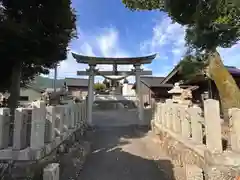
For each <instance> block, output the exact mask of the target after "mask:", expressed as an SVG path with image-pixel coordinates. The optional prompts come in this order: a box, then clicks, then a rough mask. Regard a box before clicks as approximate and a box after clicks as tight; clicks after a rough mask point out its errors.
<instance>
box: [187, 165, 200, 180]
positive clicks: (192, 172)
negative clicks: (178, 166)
mask: <svg viewBox="0 0 240 180" xmlns="http://www.w3.org/2000/svg"><path fill="white" fill-rule="evenodd" d="M185 171H186V179H187V180H203V171H202V169H201V168H199V167H198V166H196V165H191V164H186V165H185Z"/></svg>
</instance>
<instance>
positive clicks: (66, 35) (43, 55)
mask: <svg viewBox="0 0 240 180" xmlns="http://www.w3.org/2000/svg"><path fill="white" fill-rule="evenodd" d="M0 4H1V5H0V32H1V33H0V54H1V59H2V61H4V63H3V64H4V67H3V66H1V68H0V69H1V70H2V71H1V73H0V75H1V78H2V79H3V77H5V80H4V81H3V82H1V86H2V89H8V88H9V86H10V94H11V97H10V107H11V108H15V107H16V104H17V101H18V99H19V92H20V83H23V84H24V83H27V82H29V81H30V80H31V79H32V78H33V77H34V76H35V75H38V74H40V73H48V69H49V68H53V67H54V66H55V65H56V64H57V63H58V62H59V61H61V60H64V59H66V54H67V47H68V44H69V42H70V40H71V39H72V38H74V37H75V36H76V25H75V22H76V16H75V13H74V10H73V9H72V8H71V1H70V0H49V1H43V0H39V1H34V0H24V1H19V0H12V1H9V0H0ZM9 77H11V79H9Z"/></svg>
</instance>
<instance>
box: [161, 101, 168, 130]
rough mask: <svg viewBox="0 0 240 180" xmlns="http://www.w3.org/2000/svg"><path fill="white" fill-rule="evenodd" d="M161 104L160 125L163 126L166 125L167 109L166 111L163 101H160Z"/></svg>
mask: <svg viewBox="0 0 240 180" xmlns="http://www.w3.org/2000/svg"><path fill="white" fill-rule="evenodd" d="M161 106H162V111H161V114H160V118H161V119H162V120H161V121H162V126H163V127H166V126H167V123H166V122H167V119H166V118H167V111H166V109H167V108H166V104H165V103H161Z"/></svg>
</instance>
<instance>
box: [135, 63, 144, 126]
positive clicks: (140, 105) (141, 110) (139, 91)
mask: <svg viewBox="0 0 240 180" xmlns="http://www.w3.org/2000/svg"><path fill="white" fill-rule="evenodd" d="M140 66H141V65H140V64H135V65H134V67H135V76H136V93H137V98H138V117H139V120H140V124H142V123H144V108H143V96H142V88H141V79H140V75H141V71H142V69H141V68H140Z"/></svg>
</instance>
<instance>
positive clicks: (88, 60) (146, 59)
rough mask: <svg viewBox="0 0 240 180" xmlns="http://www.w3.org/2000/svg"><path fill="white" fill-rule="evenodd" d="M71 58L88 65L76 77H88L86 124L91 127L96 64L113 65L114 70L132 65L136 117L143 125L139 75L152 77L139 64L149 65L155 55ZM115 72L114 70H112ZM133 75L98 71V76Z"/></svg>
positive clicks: (75, 55) (130, 72)
mask: <svg viewBox="0 0 240 180" xmlns="http://www.w3.org/2000/svg"><path fill="white" fill-rule="evenodd" d="M72 55H73V58H74V59H76V61H77V62H78V63H84V64H88V65H89V69H88V70H87V72H85V71H78V72H77V75H79V76H82V75H88V76H89V80H88V107H87V109H88V110H87V116H88V124H89V125H92V110H93V108H92V105H93V99H94V94H93V85H94V75H95V66H96V65H97V64H110V65H114V68H115V69H116V65H129V64H131V65H134V67H135V69H133V71H135V72H134V73H135V76H136V91H137V99H138V116H139V120H140V123H139V124H142V123H144V108H143V97H142V92H141V80H140V75H152V71H142V69H141V68H140V67H141V64H151V63H152V60H153V59H154V58H155V57H156V54H153V55H148V56H142V57H130V58H114V57H110V58H106V57H92V56H84V55H79V54H75V53H72ZM114 71H115V70H114ZM101 74H102V75H106V76H111V75H119V76H121V75H123V76H124V75H126V74H129V75H133V74H132V71H120V72H119V71H118V72H116V71H115V72H113V71H99V72H98V75H101Z"/></svg>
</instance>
